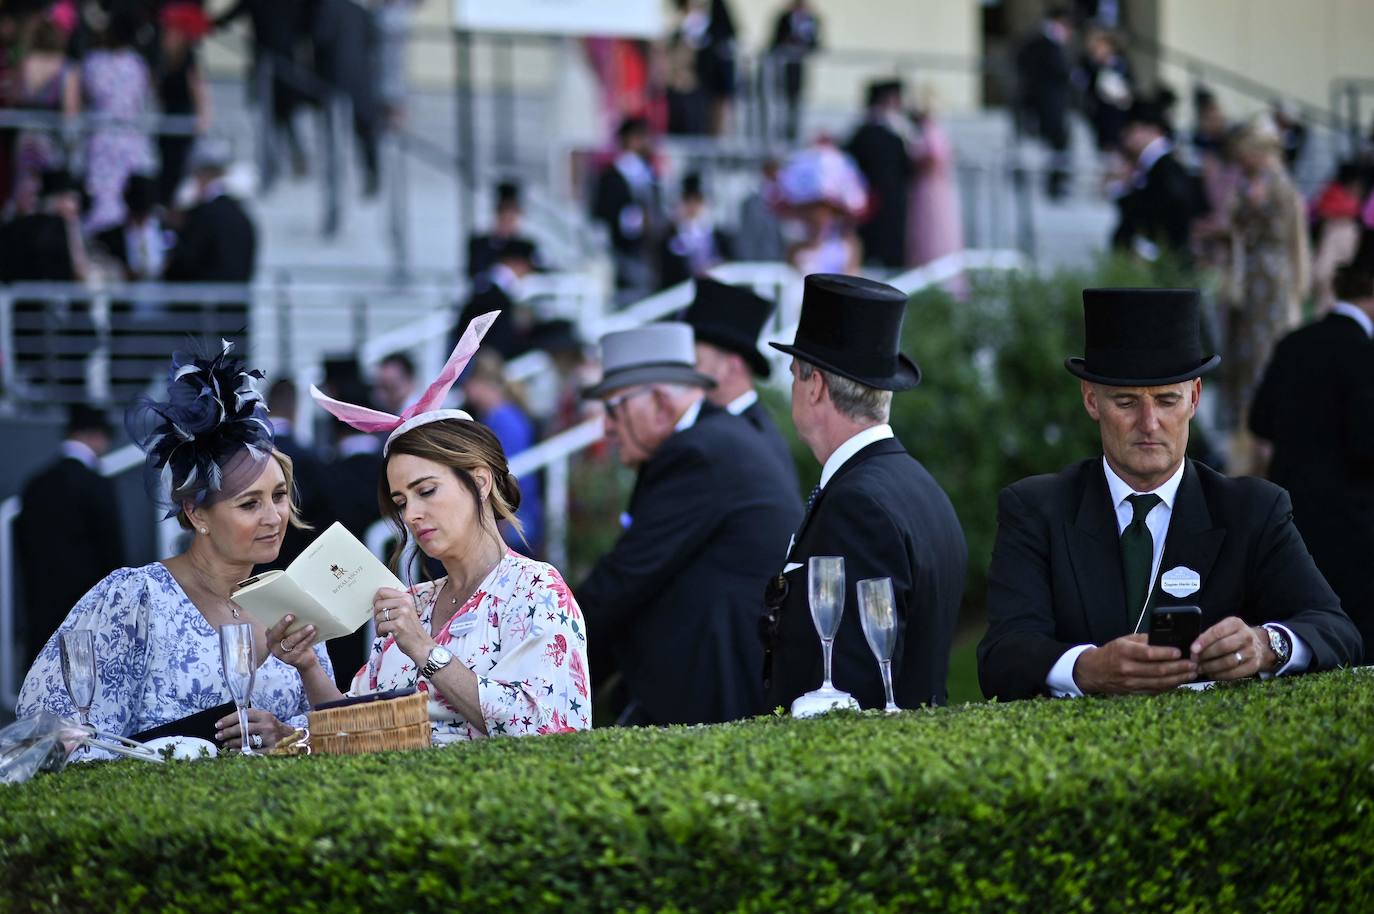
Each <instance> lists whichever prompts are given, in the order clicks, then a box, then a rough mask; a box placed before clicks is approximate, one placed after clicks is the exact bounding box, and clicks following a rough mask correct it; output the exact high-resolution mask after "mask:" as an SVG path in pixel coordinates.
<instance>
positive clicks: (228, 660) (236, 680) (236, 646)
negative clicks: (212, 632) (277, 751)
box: [219, 622, 258, 755]
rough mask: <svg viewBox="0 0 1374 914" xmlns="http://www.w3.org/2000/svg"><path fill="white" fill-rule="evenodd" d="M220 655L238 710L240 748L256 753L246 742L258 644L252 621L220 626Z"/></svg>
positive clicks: (242, 750) (248, 753)
mask: <svg viewBox="0 0 1374 914" xmlns="http://www.w3.org/2000/svg"><path fill="white" fill-rule="evenodd" d="M219 657H220V661H221V662H222V663H223V664H224V681H225V684H226V685H227V686H228V687H229V694H230V695H231V696H233V699H234V707H236V708H237V709H238V712H239V742H240V746H239V751H240V752H242V753H243V754H244V755H257V754H258V753H256V752H254V751H253V750H252V748H251V747H250V746H249V745H248V702H249V700H250V699H251V698H252V697H253V683H254V681H255V680H256V679H257V676H258V663H257V660H258V658H257V645H256V643H255V641H254V637H253V624H252V623H251V622H233V623H230V624H228V625H221V626H220V627H219Z"/></svg>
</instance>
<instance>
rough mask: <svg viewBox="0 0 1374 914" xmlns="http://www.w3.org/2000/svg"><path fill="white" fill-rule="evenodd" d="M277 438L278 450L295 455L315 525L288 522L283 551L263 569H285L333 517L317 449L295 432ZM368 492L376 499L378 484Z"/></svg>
mask: <svg viewBox="0 0 1374 914" xmlns="http://www.w3.org/2000/svg"><path fill="white" fill-rule="evenodd" d="M273 441H274V444H275V446H276V448H277V450H279V451H281V452H282V453H283V454H285V455H286V456H288V457H290V458H291V468H292V476H293V477H294V480H293V481H294V483H295V486H296V492H295V494H296V496H297V497H298V498H299V499H300V501H299V505H300V512H301V516H302V517H303V518H304V519H305V522H306V523H308V524H309V525H310V526H311V529H309V530H302V529H300V528H299V527H292V526H289V525H288V526H287V528H286V535H285V536H283V537H282V544H281V551H280V552H278V553H277V560H276V561H274V562H270V563H268V564H266V565H264V566H263V568H285V567H286V566H287V565H290V564H291V563H292V562H293V561H294V560H295V559H296V557H297V556H298V555H300V554H301V553H302V552H304V551H305V547H306V546H308V545H310V544H311V543H312V542H314V540H315V537H317V536H319V535H320V534H321V533H323V532H324V531H325V528H326V527H328V524H324V526H321V522H322V521H324V520H326V519H327V518H329V511H328V510H326V508H325V502H324V492H323V484H324V480H323V478H322V477H323V464H322V463H321V462H320V459H319V458H318V457H316V456H315V453H314V452H313V451H311V450H310V449H309V448H307V447H306V446H305V445H303V444H301V443H300V442H299V441H297V440H296V436H295V435H293V434H291V433H287V434H277V435H276V436H274V438H273ZM368 491H369V492H370V493H372V495H373V498H374V500H375V498H376V492H375V487H374V488H373V489H369V490H368ZM329 522H330V523H333V520H332V518H331V519H329ZM360 538H361V537H360Z"/></svg>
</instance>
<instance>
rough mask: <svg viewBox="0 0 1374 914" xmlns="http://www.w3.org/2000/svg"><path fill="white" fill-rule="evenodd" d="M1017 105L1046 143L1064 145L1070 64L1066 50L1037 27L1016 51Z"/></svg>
mask: <svg viewBox="0 0 1374 914" xmlns="http://www.w3.org/2000/svg"><path fill="white" fill-rule="evenodd" d="M1016 69H1017V74H1018V76H1019V77H1020V87H1019V88H1020V91H1021V105H1022V108H1023V109H1024V110H1026V111H1029V112H1030V113H1031V114H1032V115H1033V116H1034V118H1035V126H1036V128H1037V129H1038V130H1039V132H1040V136H1041V137H1043V138H1044V140H1045V142H1047V143H1048V144H1049V145H1050V146H1052V147H1053V148H1055V149H1063V148H1066V147H1067V146H1068V141H1069V135H1068V123H1067V115H1068V111H1069V91H1070V88H1071V77H1072V73H1073V67H1072V65H1071V64H1070V61H1069V53H1068V50H1067V49H1066V48H1065V47H1064V46H1063V45H1061V44H1059V43H1058V42H1056V41H1052V40H1051V39H1050V38H1049V36H1047V35H1045V34H1044V32H1040V31H1037V32H1036V33H1035V34H1034V35H1033V36H1032V37H1031V38H1030V39H1029V40H1027V41H1026V43H1025V44H1023V45H1022V46H1021V48H1020V50H1018V51H1017V54H1016Z"/></svg>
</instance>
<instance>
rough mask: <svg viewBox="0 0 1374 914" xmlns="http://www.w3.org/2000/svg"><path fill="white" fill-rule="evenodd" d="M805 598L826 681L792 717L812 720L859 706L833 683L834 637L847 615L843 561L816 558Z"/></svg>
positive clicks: (805, 697) (800, 701)
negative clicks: (845, 614)
mask: <svg viewBox="0 0 1374 914" xmlns="http://www.w3.org/2000/svg"><path fill="white" fill-rule="evenodd" d="M806 597H807V602H808V603H809V604H810V606H811V621H812V622H813V623H814V624H815V626H816V634H818V635H820V638H821V656H822V658H823V659H824V661H825V680H824V681H823V682H822V683H821V687H820V688H819V689H816V690H814V691H811V692H807V693H806V694H805V695H802V696H800V697H799V698H797V700H796V701H794V702H792V716H793V717H810V716H811V715H813V714H822V713H824V712H826V711H829V710H830V709H831V708H836V707H839V708H855V709H857V708H858V707H859V703H858V702H856V701H855V700H854V697H853V696H852V695H850V694H849V693H848V692H843V691H841V690H839V689H837V688H835V683H834V682H833V681H832V680H831V662H830V660H831V654H832V652H833V649H834V646H835V635H836V634H837V633H838V632H839V630H840V619H841V617H842V616H843V615H844V558H843V557H841V556H835V555H813V556H811V558H810V559H808V560H807V565H806Z"/></svg>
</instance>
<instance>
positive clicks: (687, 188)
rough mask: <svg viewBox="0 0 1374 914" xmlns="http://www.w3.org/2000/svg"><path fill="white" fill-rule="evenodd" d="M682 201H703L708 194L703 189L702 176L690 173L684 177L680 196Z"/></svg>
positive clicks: (697, 173)
mask: <svg viewBox="0 0 1374 914" xmlns="http://www.w3.org/2000/svg"><path fill="white" fill-rule="evenodd" d="M678 198H679V199H681V200H703V199H705V198H706V193H705V191H703V189H702V183H701V174H700V173H699V172H695V171H693V172H688V173H687V174H685V175H683V177H682V189H681V192H680V193H679V194H678Z"/></svg>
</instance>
